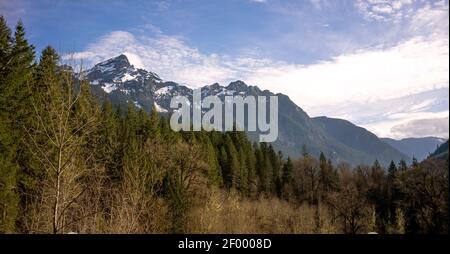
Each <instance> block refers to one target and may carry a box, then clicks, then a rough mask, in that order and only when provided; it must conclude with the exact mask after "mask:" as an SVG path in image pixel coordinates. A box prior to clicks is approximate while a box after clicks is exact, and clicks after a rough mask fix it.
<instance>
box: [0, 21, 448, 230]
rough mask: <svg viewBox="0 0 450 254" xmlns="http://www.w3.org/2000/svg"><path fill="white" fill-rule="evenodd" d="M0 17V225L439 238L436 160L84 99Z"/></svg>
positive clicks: (86, 94)
mask: <svg viewBox="0 0 450 254" xmlns="http://www.w3.org/2000/svg"><path fill="white" fill-rule="evenodd" d="M82 73H83V72H82V71H78V72H75V71H73V70H72V69H71V68H67V67H66V66H64V65H61V61H60V56H59V55H58V53H57V52H56V51H55V49H53V48H52V47H50V46H49V47H46V48H45V49H44V50H43V51H42V52H41V54H40V58H39V60H38V61H35V50H34V47H33V45H31V44H29V43H28V41H27V39H26V37H25V30H24V27H23V24H22V23H21V22H19V23H18V24H17V26H16V27H15V29H14V32H13V31H11V29H10V28H9V27H8V26H7V24H6V22H5V20H4V18H3V17H0V232H1V233H67V232H71V231H74V232H81V233H184V232H199V233H205V232H216V233H221V232H223V233H227V232H234V233H252V232H257V233H299V232H305V233H367V232H370V231H376V232H379V233H445V232H448V209H449V208H448V172H449V170H448V159H447V161H442V160H432V159H429V160H426V161H423V162H420V163H419V162H417V161H414V162H413V163H412V165H407V163H406V162H405V161H400V162H399V163H398V164H396V163H394V162H391V165H390V166H389V167H388V169H384V168H383V167H381V166H380V164H379V163H378V162H377V161H375V162H374V164H373V165H372V166H365V165H360V166H357V167H354V168H352V167H351V166H349V165H348V164H345V163H339V164H333V163H332V162H331V161H330V160H329V159H327V158H326V157H325V155H324V154H323V153H322V154H321V155H320V157H319V158H318V159H316V158H314V157H313V156H311V155H310V154H309V153H308V151H307V144H305V146H304V149H303V153H302V154H301V155H299V156H298V158H295V159H293V158H289V157H285V156H284V155H283V154H282V153H281V152H277V151H275V150H274V148H273V147H272V146H271V144H268V143H252V142H251V141H250V140H249V139H248V138H247V136H246V135H245V133H244V132H239V131H232V132H215V131H213V132H205V131H201V132H182V131H181V132H173V131H172V130H171V129H170V127H169V120H168V119H167V118H166V117H162V116H160V115H159V114H158V113H157V111H156V110H155V109H154V110H152V111H151V113H147V112H145V111H143V110H142V109H138V108H136V107H135V105H134V104H133V103H132V102H129V104H128V105H127V107H118V106H114V105H112V104H111V103H110V102H109V101H108V100H107V99H106V98H100V100H99V98H95V97H94V96H93V95H92V94H91V93H90V84H89V82H87V81H86V80H85V79H84V78H83V75H82Z"/></svg>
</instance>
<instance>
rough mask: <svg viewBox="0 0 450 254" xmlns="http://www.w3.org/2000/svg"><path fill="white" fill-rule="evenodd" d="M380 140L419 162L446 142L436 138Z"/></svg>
mask: <svg viewBox="0 0 450 254" xmlns="http://www.w3.org/2000/svg"><path fill="white" fill-rule="evenodd" d="M381 140H383V141H384V142H386V143H387V144H389V145H391V146H392V147H394V148H396V149H397V150H399V151H400V152H402V153H404V154H406V155H408V156H409V157H411V158H412V157H415V158H416V159H417V160H419V161H421V160H424V159H426V158H427V157H428V156H429V155H430V154H431V153H432V152H433V151H434V150H436V148H437V147H438V146H440V145H441V144H442V143H444V142H445V141H447V140H446V139H442V138H436V137H424V138H405V139H401V140H395V139H391V138H381Z"/></svg>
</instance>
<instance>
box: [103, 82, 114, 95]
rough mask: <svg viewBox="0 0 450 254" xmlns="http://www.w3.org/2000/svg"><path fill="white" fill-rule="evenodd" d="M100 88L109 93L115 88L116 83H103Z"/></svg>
mask: <svg viewBox="0 0 450 254" xmlns="http://www.w3.org/2000/svg"><path fill="white" fill-rule="evenodd" d="M102 89H103V91H105V92H106V93H111V92H112V91H114V90H116V89H117V85H116V84H114V83H105V84H104V86H102Z"/></svg>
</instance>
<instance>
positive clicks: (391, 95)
mask: <svg viewBox="0 0 450 254" xmlns="http://www.w3.org/2000/svg"><path fill="white" fill-rule="evenodd" d="M0 13H1V14H2V15H4V16H5V17H6V18H7V21H8V22H9V24H10V25H11V26H13V25H14V24H15V23H16V22H17V20H18V19H19V18H21V19H22V20H23V22H24V23H25V26H26V29H27V34H28V37H29V39H30V41H31V42H32V43H33V44H34V45H36V47H37V50H41V49H42V48H43V47H45V46H46V45H49V44H50V45H52V46H54V47H55V48H57V49H58V50H59V51H60V52H61V54H62V55H64V56H65V58H75V59H80V60H81V59H82V60H83V63H84V64H85V65H87V66H91V65H93V64H95V63H97V62H98V61H102V60H105V59H107V58H110V57H113V56H115V55H118V54H121V53H126V54H127V55H128V57H129V59H130V61H132V63H133V64H134V65H136V66H138V67H141V68H145V69H147V70H150V71H153V72H156V73H158V74H159V75H160V76H161V77H162V78H163V79H165V80H173V81H176V82H179V83H182V84H186V85H189V86H191V87H198V86H202V85H206V84H211V83H214V82H219V83H221V84H223V85H226V84H227V83H228V82H230V81H232V80H236V79H241V80H243V81H245V82H246V83H248V84H251V85H258V86H260V87H262V88H266V89H270V90H272V91H274V92H282V93H285V94H287V95H289V96H290V98H291V99H292V100H293V101H294V102H296V103H297V104H298V105H299V106H300V107H302V108H304V109H305V110H306V111H307V112H308V113H309V114H310V115H312V116H317V115H327V116H331V117H341V118H345V119H348V120H351V121H352V122H354V123H356V124H358V125H361V126H363V127H366V128H368V129H369V130H371V131H373V132H375V133H376V134H378V135H379V136H389V137H394V138H402V137H407V136H429V135H435V136H440V137H448V128H449V127H448V115H449V113H448V112H449V110H448V76H449V65H448V60H449V51H448V48H449V44H448V28H449V27H448V22H449V21H448V19H449V16H448V0H444V1H442V0H437V1H425V0H392V1H387V0H354V1H350V0H348V1H346V0H303V1H300V0H297V1H294V0H282V1H281V0H222V1H219V0H202V1H201V0H184V1H182V0H160V1H118V0H111V1H82V0H80V1H49V0H47V1H44V0H34V1H32V0H13V1H7V0H0ZM70 53H72V54H70ZM418 126H420V128H419V127H418ZM423 126H425V127H423Z"/></svg>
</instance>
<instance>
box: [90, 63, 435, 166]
mask: <svg viewBox="0 0 450 254" xmlns="http://www.w3.org/2000/svg"><path fill="white" fill-rule="evenodd" d="M85 75H86V77H87V79H88V80H89V82H90V83H91V87H92V91H93V93H94V94H95V95H96V96H98V97H99V98H105V97H107V98H109V100H110V101H111V102H112V103H113V104H116V105H126V104H128V103H129V102H132V103H134V105H136V107H138V108H142V109H143V110H145V111H147V112H150V111H151V110H152V107H153V106H154V107H155V108H156V110H157V111H158V112H160V113H162V114H167V113H170V112H171V109H170V100H171V98H172V97H174V96H177V95H182V96H186V97H188V98H189V99H192V89H190V88H188V87H186V86H183V85H180V84H178V83H175V82H165V81H163V80H162V79H161V78H160V77H159V76H158V75H157V74H155V73H152V72H149V71H146V70H143V69H138V68H135V67H134V66H133V65H131V64H130V62H129V61H128V59H127V57H126V56H125V55H120V56H117V57H115V58H111V59H109V60H106V61H104V62H101V63H98V64H97V65H95V66H94V67H93V68H91V69H89V70H87V71H86V72H85ZM208 95H217V96H219V97H221V98H222V99H223V97H224V96H226V95H242V96H249V95H253V96H271V95H275V94H274V93H272V92H270V91H268V90H264V91H262V90H260V89H259V88H258V87H256V86H248V85H247V84H245V83H244V82H242V81H235V82H232V83H230V84H229V85H228V86H221V85H219V84H217V83H216V84H212V85H207V86H204V87H202V96H208ZM276 95H277V96H278V104H279V135H278V140H277V141H275V142H274V143H273V146H274V147H275V148H276V149H278V150H281V151H283V152H284V153H285V154H287V155H289V156H293V157H298V156H299V155H300V154H301V152H302V148H303V147H304V146H306V148H307V150H308V151H309V152H310V153H311V154H312V155H314V156H319V154H320V152H323V153H324V154H325V155H326V156H327V157H328V158H330V159H331V160H332V161H333V162H348V163H350V164H352V165H356V164H372V163H373V162H374V161H375V160H376V159H378V161H379V162H380V163H381V164H382V165H387V164H388V163H389V162H390V161H391V160H394V161H396V162H398V161H399V160H400V159H405V160H407V161H410V160H411V153H410V152H409V150H407V149H403V147H402V146H397V147H396V146H395V145H393V144H394V143H395V142H394V141H393V140H387V139H379V138H378V137H377V136H376V135H374V134H373V133H371V132H369V131H368V130H366V129H364V128H361V127H358V126H356V125H354V124H352V123H351V122H348V121H345V120H341V119H333V118H327V117H316V118H311V117H309V116H308V114H307V113H306V112H305V111H303V110H302V109H301V108H300V107H299V106H297V105H296V104H295V103H294V102H292V101H291V100H290V99H289V97H288V96H286V95H284V94H276ZM256 134H258V133H248V135H249V136H250V138H252V139H254V140H257V139H256V137H257V136H256ZM435 148H436V146H435V145H434V147H433V148H432V149H431V148H430V149H431V150H428V151H427V154H428V153H429V152H432V151H433V150H434V149H435ZM420 149H421V151H422V152H421V153H420V156H422V155H423V154H424V152H425V150H426V149H425V148H424V147H421V148H420ZM414 151H415V150H414ZM413 154H414V155H415V153H413ZM415 156H416V157H417V158H419V154H417V155H415Z"/></svg>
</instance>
